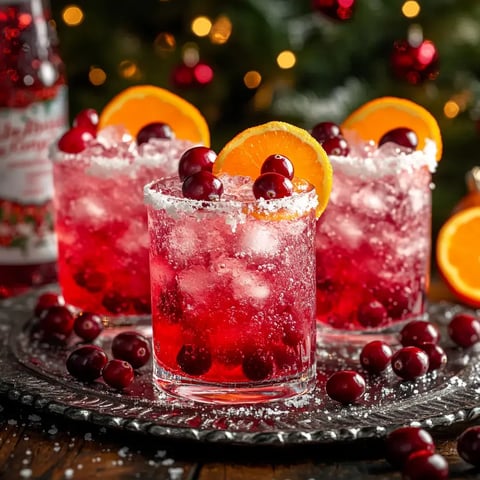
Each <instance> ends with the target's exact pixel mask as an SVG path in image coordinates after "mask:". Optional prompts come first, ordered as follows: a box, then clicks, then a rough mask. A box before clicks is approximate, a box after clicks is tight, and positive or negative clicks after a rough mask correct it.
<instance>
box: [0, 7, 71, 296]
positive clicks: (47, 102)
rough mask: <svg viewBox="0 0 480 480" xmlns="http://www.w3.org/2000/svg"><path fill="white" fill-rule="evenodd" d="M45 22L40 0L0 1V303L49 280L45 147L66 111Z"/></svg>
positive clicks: (52, 249) (52, 255)
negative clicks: (8, 297) (0, 300)
mask: <svg viewBox="0 0 480 480" xmlns="http://www.w3.org/2000/svg"><path fill="white" fill-rule="evenodd" d="M48 17H49V12H48V11H46V10H45V9H44V4H43V3H42V1H41V0H18V1H16V0H11V1H9V2H6V3H5V2H2V3H0V298H1V297H6V296H10V295H14V294H17V293H20V292H21V291H23V290H25V289H27V288H28V287H30V286H32V285H39V284H42V283H47V282H50V281H53V280H55V279H56V258H57V250H56V240H55V236H54V229H53V206H52V196H53V182H52V166H51V162H50V161H49V159H48V146H49V145H50V143H51V140H52V138H55V137H58V135H59V134H60V133H61V132H62V131H63V130H64V129H65V128H66V125H67V108H66V89H65V86H64V84H65V79H64V73H63V65H62V62H61V60H60V57H59V56H58V52H57V51H56V47H55V45H54V44H53V32H51V28H52V27H51V25H50V23H49V22H48Z"/></svg>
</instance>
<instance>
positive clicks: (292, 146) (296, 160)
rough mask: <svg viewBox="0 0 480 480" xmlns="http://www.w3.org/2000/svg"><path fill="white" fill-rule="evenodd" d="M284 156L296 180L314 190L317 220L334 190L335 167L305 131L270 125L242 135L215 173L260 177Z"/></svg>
mask: <svg viewBox="0 0 480 480" xmlns="http://www.w3.org/2000/svg"><path fill="white" fill-rule="evenodd" d="M273 154H281V155H285V156H286V157H287V158H289V159H290V161H291V162H292V163H293V166H294V169H295V177H297V178H303V179H305V180H307V181H308V182H310V183H311V184H312V185H314V186H315V189H316V191H317V195H318V207H317V212H316V214H317V218H318V217H319V216H320V215H321V214H322V212H323V211H324V210H325V208H326V206H327V203H328V199H329V198H330V192H331V190H332V166H331V164H330V160H329V159H328V156H327V154H326V153H325V150H324V149H323V148H322V147H321V146H320V144H319V143H318V142H317V140H315V139H314V138H313V137H312V136H311V135H310V134H309V133H308V132H307V131H306V130H304V129H302V128H299V127H296V126H294V125H290V124H289V123H285V122H269V123H265V124H262V125H258V126H255V127H251V128H248V129H246V130H244V131H243V132H240V133H239V134H238V135H237V136H236V137H234V138H233V139H232V140H230V142H228V143H227V144H226V145H225V147H224V148H223V149H222V150H221V151H220V153H219V154H218V156H217V159H216V160H215V163H214V165H213V173H214V174H219V173H228V174H230V175H245V176H249V177H251V178H253V179H255V178H257V177H258V176H259V175H260V169H261V166H262V164H263V162H264V160H265V159H266V158H267V157H268V156H270V155H273Z"/></svg>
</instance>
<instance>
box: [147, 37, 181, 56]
mask: <svg viewBox="0 0 480 480" xmlns="http://www.w3.org/2000/svg"><path fill="white" fill-rule="evenodd" d="M176 45H177V42H176V41H175V37H174V36H173V35H172V34H171V33H168V32H162V33H159V34H158V35H157V36H156V37H155V40H154V41H153V49H154V50H155V53H156V54H158V55H165V54H168V53H171V52H173V51H174V50H175V47H176Z"/></svg>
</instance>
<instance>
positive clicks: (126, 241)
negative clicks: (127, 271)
mask: <svg viewBox="0 0 480 480" xmlns="http://www.w3.org/2000/svg"><path fill="white" fill-rule="evenodd" d="M149 243H150V237H149V235H148V231H147V226H146V225H145V223H144V222H143V220H141V219H137V218H135V219H132V220H131V221H130V223H129V224H128V228H127V230H126V232H124V233H123V234H122V235H121V236H120V237H118V238H117V239H116V242H115V244H116V246H117V248H119V249H120V250H121V251H122V252H125V253H134V252H138V251H139V250H141V249H148V246H149Z"/></svg>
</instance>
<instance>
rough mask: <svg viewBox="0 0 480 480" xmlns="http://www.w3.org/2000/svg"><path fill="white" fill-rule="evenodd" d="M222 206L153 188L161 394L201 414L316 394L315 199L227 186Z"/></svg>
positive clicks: (304, 188) (248, 184)
mask: <svg viewBox="0 0 480 480" xmlns="http://www.w3.org/2000/svg"><path fill="white" fill-rule="evenodd" d="M220 178H221V179H222V182H223V184H224V194H223V195H222V199H221V201H219V202H202V201H196V200H189V199H186V198H183V197H182V196H181V185H180V182H179V180H178V179H177V178H171V179H164V180H160V181H157V182H153V183H151V184H150V185H147V186H146V188H145V199H146V202H147V204H148V218H149V231H150V273H151V288H152V322H153V351H154V366H153V375H154V383H155V384H156V385H157V386H158V387H160V389H162V390H164V391H166V392H168V393H171V394H174V395H178V396H182V397H187V398H190V399H193V400H197V401H203V402H220V403H257V402H265V401H271V400H277V399H284V398H288V397H291V396H294V395H297V394H300V393H304V392H307V391H308V390H310V389H311V388H313V386H314V383H315V361H314V360H315V341H316V338H315V324H316V322H315V281H314V271H315V250H314V237H315V206H316V203H317V198H316V194H315V190H314V189H313V187H312V186H311V185H310V184H308V183H307V182H302V181H300V182H297V184H296V185H297V186H296V190H297V192H296V193H294V195H293V196H291V197H286V198H283V199H277V200H269V201H265V200H260V201H256V200H255V198H254V197H253V194H252V180H251V179H249V178H246V177H228V176H221V177H220Z"/></svg>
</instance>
